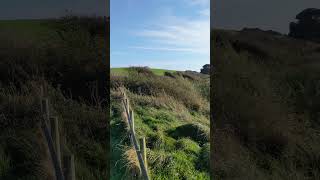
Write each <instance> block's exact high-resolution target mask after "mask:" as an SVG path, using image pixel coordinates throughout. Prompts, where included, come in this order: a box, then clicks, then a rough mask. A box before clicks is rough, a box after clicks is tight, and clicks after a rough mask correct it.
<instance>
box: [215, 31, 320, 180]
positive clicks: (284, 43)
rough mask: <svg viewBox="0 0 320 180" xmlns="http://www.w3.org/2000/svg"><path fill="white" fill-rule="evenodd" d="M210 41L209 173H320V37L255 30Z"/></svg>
mask: <svg viewBox="0 0 320 180" xmlns="http://www.w3.org/2000/svg"><path fill="white" fill-rule="evenodd" d="M211 42H213V43H214V46H213V48H212V51H213V52H214V53H213V57H212V58H213V59H212V62H214V63H213V64H214V66H215V71H214V74H213V75H212V77H213V78H212V82H213V83H212V87H211V89H212V96H213V98H214V100H213V107H212V113H213V114H212V115H214V116H213V117H214V119H213V121H212V123H211V129H212V131H211V132H212V137H214V139H213V142H214V144H213V146H212V147H213V149H212V153H211V163H212V169H211V170H212V172H213V175H214V177H216V178H217V179H233V178H238V179H307V178H310V179H319V172H320V169H319V167H320V164H319V162H320V161H319V160H320V151H319V150H320V145H319V140H320V135H319V133H317V132H319V130H320V123H319V122H320V116H319V115H320V114H319V112H320V104H319V102H320V94H319V92H320V91H319V87H320V86H319V85H320V81H319V79H320V74H319V72H320V61H319V59H320V51H319V49H320V44H316V43H313V42H308V41H304V40H297V39H292V38H289V37H287V36H284V35H281V34H278V33H274V32H270V31H261V30H258V29H246V30H243V31H226V30H214V31H213V39H211ZM234 169H237V171H234Z"/></svg>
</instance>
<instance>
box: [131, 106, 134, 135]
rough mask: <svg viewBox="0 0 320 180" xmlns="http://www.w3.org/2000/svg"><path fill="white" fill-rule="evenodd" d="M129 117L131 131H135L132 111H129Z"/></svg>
mask: <svg viewBox="0 0 320 180" xmlns="http://www.w3.org/2000/svg"><path fill="white" fill-rule="evenodd" d="M130 119H131V128H132V132H133V133H135V131H134V114H133V111H132V110H131V111H130Z"/></svg>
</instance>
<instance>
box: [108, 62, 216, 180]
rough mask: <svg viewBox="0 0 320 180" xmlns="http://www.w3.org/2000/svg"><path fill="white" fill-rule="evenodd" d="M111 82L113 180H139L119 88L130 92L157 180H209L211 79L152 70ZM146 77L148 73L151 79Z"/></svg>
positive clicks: (140, 135) (137, 165) (134, 71)
mask: <svg viewBox="0 0 320 180" xmlns="http://www.w3.org/2000/svg"><path fill="white" fill-rule="evenodd" d="M128 73H129V76H121V77H119V76H112V77H111V78H112V79H111V122H110V128H111V162H110V163H111V164H112V165H113V166H112V167H111V179H129V178H133V179H138V178H137V177H136V176H135V175H137V174H139V164H138V161H137V157H136V155H135V152H134V150H133V149H132V145H131V143H130V140H129V136H128V135H129V134H128V128H127V124H126V122H125V120H124V118H123V115H122V112H123V109H122V108H123V107H122V106H121V103H120V99H119V98H121V97H120V94H119V91H118V90H117V89H116V88H117V87H122V86H123V87H125V88H126V89H127V95H128V96H129V99H130V101H131V106H132V107H133V109H134V112H135V127H136V128H135V129H136V134H137V136H138V137H146V141H147V158H148V162H149V164H148V165H149V171H150V174H151V178H152V179H159V180H160V179H209V177H210V176H209V150H210V148H209V139H210V138H209V96H208V94H209V77H208V76H206V77H202V76H196V75H188V74H184V73H170V76H168V75H169V74H168V73H166V75H167V76H157V75H155V74H154V73H153V72H152V71H150V70H148V69H144V70H143V71H142V70H137V68H132V70H130V71H128ZM146 74H148V75H147V76H146Z"/></svg>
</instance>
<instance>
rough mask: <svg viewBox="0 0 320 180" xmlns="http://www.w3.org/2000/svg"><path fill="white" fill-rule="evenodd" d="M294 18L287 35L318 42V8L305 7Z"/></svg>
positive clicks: (319, 33) (319, 39) (319, 10)
mask: <svg viewBox="0 0 320 180" xmlns="http://www.w3.org/2000/svg"><path fill="white" fill-rule="evenodd" d="M296 19H297V20H298V21H297V22H291V23H290V33H289V36H291V37H295V38H302V39H308V40H313V41H317V42H320V9H315V8H308V9H305V10H303V11H302V12H301V13H299V14H298V15H297V16H296Z"/></svg>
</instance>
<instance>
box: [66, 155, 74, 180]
mask: <svg viewBox="0 0 320 180" xmlns="http://www.w3.org/2000/svg"><path fill="white" fill-rule="evenodd" d="M64 168H65V172H64V177H65V179H66V180H75V179H76V172H75V165H74V155H73V154H71V155H67V156H65V157H64Z"/></svg>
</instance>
